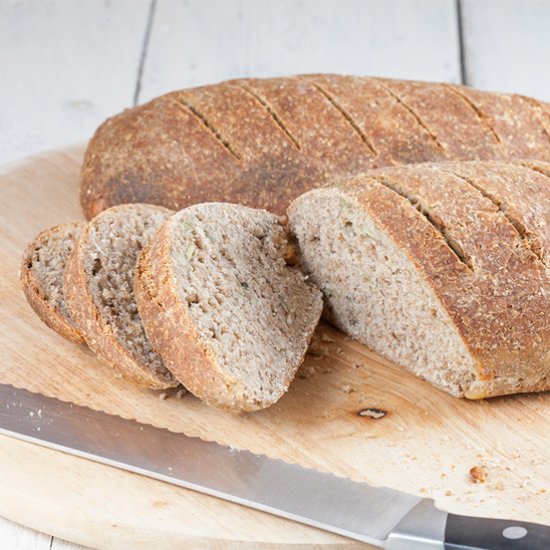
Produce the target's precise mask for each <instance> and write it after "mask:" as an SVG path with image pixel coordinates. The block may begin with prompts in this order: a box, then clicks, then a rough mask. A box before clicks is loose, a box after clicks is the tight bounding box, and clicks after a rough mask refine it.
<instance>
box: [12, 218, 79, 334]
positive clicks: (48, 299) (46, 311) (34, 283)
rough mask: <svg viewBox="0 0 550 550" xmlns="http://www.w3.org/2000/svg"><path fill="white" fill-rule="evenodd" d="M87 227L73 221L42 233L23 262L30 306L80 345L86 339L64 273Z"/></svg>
mask: <svg viewBox="0 0 550 550" xmlns="http://www.w3.org/2000/svg"><path fill="white" fill-rule="evenodd" d="M84 225H85V224H84V223H82V222H72V223H66V224H62V225H56V226H55V227H51V228H49V229H45V230H44V231H41V232H40V233H39V234H38V235H37V236H36V237H35V238H34V240H33V241H32V242H30V243H29V244H28V245H27V248H26V249H25V252H24V253H23V260H22V262H21V282H22V286H23V292H24V293H25V297H26V298H27V302H29V305H30V306H31V307H32V309H33V310H34V312H35V313H36V314H37V315H38V317H40V319H42V321H44V323H46V325H48V326H49V327H50V328H51V329H53V330H55V331H56V332H57V333H59V334H60V335H61V336H64V337H65V338H67V339H68V340H72V341H73V342H76V343H78V344H81V343H83V342H84V338H83V337H82V335H81V334H80V332H79V330H78V328H77V326H76V325H75V323H74V321H73V320H72V319H71V316H70V313H69V310H68V309H67V302H66V300H65V294H64V292H63V274H64V272H65V266H66V265H67V261H68V259H69V255H70V254H71V252H72V250H73V247H74V244H75V242H76V240H77V238H78V236H79V235H80V232H81V231H82V229H83V227H84Z"/></svg>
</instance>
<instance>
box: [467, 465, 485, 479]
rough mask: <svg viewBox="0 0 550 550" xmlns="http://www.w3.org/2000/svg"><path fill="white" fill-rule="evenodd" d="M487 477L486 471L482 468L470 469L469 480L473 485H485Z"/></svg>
mask: <svg viewBox="0 0 550 550" xmlns="http://www.w3.org/2000/svg"><path fill="white" fill-rule="evenodd" d="M487 477H488V474H487V470H486V469H485V468H484V467H483V466H474V467H472V468H470V480H471V481H472V482H473V483H485V482H486V481H487Z"/></svg>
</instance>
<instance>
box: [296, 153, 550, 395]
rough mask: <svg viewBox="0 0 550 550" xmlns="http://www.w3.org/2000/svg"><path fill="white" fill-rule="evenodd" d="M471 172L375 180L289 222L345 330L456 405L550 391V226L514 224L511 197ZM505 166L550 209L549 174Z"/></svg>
mask: <svg viewBox="0 0 550 550" xmlns="http://www.w3.org/2000/svg"><path fill="white" fill-rule="evenodd" d="M462 164H466V165H468V164H469V163H440V164H425V165H416V166H408V167H398V168H390V169H382V170H377V171H371V172H368V173H366V174H364V175H361V176H357V177H355V178H351V179H350V180H348V181H346V182H343V183H341V184H340V185H336V186H332V187H327V188H324V189H317V190H314V191H310V192H308V193H307V194H305V195H303V196H302V197H300V198H298V199H297V200H296V201H295V202H294V203H293V204H292V205H291V208H290V209H289V220H290V225H291V228H292V230H293V231H294V232H295V233H296V235H297V238H298V242H299V245H300V248H301V252H302V258H301V261H302V265H303V266H304V269H305V270H306V272H308V273H309V274H310V276H311V279H312V280H313V281H314V282H316V283H317V284H318V285H320V287H321V288H322V289H323V291H324V293H325V296H326V302H327V309H328V316H329V318H330V319H331V320H332V321H333V322H334V324H336V325H337V326H338V327H339V328H341V329H342V330H344V331H345V332H347V333H348V334H350V335H351V336H352V337H354V338H356V339H357V340H359V341H361V342H363V343H366V344H367V345H368V346H369V347H371V348H372V349H374V350H375V351H377V352H379V353H380V354H382V355H384V356H386V357H388V358H389V359H390V360H392V361H394V362H396V363H398V364H400V365H402V366H404V367H406V368H408V369H409V370H411V371H412V372H414V373H415V374H417V375H418V376H420V377H422V378H424V379H426V380H428V381H430V382H432V383H433V384H434V385H436V386H437V387H439V388H441V389H443V390H445V391H447V392H449V393H451V394H452V395H455V396H464V397H468V398H472V399H476V398H483V397H490V396H495V395H503V394H510V393H519V392H529V391H544V390H548V389H550V362H549V357H550V347H549V346H550V319H549V317H548V315H547V311H548V308H549V306H550V302H549V297H548V288H550V271H549V270H548V267H547V259H546V258H545V257H544V256H543V253H544V252H543V251H544V250H547V246H548V244H549V243H548V236H547V233H546V232H544V231H542V230H541V227H543V226H544V224H536V223H534V222H533V221H532V217H530V212H527V211H526V214H525V215H524V216H523V217H521V218H520V217H519V216H518V217H516V216H514V212H517V210H515V209H517V207H518V206H519V203H518V201H517V196H516V191H515V190H513V187H512V186H510V187H506V186H504V185H500V186H498V187H496V186H493V187H492V188H491V189H489V187H488V186H487V185H486V184H487V182H486V181H485V182H484V181H482V180H480V179H479V178H478V179H476V180H472V182H469V181H468V180H469V177H470V176H472V170H471V169H468V168H467V167H464V166H462ZM500 164H502V170H501V171H502V174H506V175H507V176H509V175H510V174H513V173H516V174H520V175H521V178H522V179H518V180H517V181H516V183H517V184H518V185H519V184H521V183H522V180H523V179H524V178H526V179H527V180H528V179H529V177H531V178H532V179H533V180H536V185H530V186H528V188H529V189H530V193H531V201H532V204H533V205H538V204H545V203H547V202H548V194H549V190H548V189H549V188H548V186H546V188H544V186H542V185H540V183H541V182H540V174H538V173H536V172H534V171H533V173H532V174H531V175H530V174H529V171H528V170H523V171H512V170H507V168H506V167H507V166H509V165H508V164H507V163H500ZM483 165H484V163H482V162H478V163H476V164H474V165H473V167H474V168H476V171H477V172H478V173H481V174H483V173H484V172H486V173H490V171H493V173H494V171H495V170H497V171H498V165H499V163H497V162H492V163H490V164H489V165H488V168H487V169H486V170H484V168H483ZM489 168H490V170H489ZM465 175H468V179H466V178H465V177H464V176H465ZM476 182H477V183H476ZM494 193H498V200H497V198H496V197H495V196H494ZM524 207H525V205H524ZM530 211H531V212H536V211H537V208H536V207H533V208H532V209H530ZM518 222H521V224H525V227H526V230H525V231H524V232H523V234H522V233H521V232H520V231H519V230H518V227H520V226H519V225H518ZM533 243H540V247H536V246H534V245H533Z"/></svg>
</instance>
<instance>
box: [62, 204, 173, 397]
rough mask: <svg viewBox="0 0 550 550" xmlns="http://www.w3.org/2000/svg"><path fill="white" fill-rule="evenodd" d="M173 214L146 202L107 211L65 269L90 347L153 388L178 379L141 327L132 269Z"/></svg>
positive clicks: (68, 292) (76, 317)
mask: <svg viewBox="0 0 550 550" xmlns="http://www.w3.org/2000/svg"><path fill="white" fill-rule="evenodd" d="M170 214H171V212H170V211H169V210H166V209H164V208H160V207H156V206H150V205H144V204H132V205H124V206H119V207H115V208H111V209H109V210H106V211H105V212H103V213H102V214H101V215H100V216H97V217H96V218H94V219H93V220H92V221H91V222H90V223H89V224H88V226H87V227H86V229H84V231H83V232H82V234H81V235H80V237H79V239H78V241H77V243H76V245H75V248H74V250H73V252H72V254H71V257H70V259H69V263H68V265H67V269H66V272H65V283H64V289H65V295H66V298H67V304H68V308H69V311H70V312H71V317H72V319H73V320H74V322H75V323H76V325H77V326H78V329H79V330H80V332H81V333H82V335H83V336H84V338H85V340H86V343H87V344H88V346H89V347H90V349H91V350H92V351H93V352H95V353H96V354H97V355H98V356H99V357H100V358H102V359H103V360H105V361H106V362H107V363H109V364H110V365H111V366H112V367H114V368H115V369H117V371H118V372H119V373H120V374H121V375H122V376H123V377H125V378H128V379H130V380H132V381H133V382H135V383H136V384H138V385H141V386H144V387H148V388H151V389H163V388H168V387H171V386H175V385H176V382H175V380H174V378H173V377H172V375H171V374H170V373H169V372H168V371H167V370H166V368H165V367H164V365H163V363H162V360H161V358H160V355H158V354H157V353H156V352H155V351H154V350H153V348H152V346H151V343H150V342H149V340H148V338H147V336H146V334H145V331H144V330H143V325H142V323H141V319H140V316H139V313H138V310H137V305H136V301H135V296H134V272H135V267H136V261H137V258H138V255H139V252H140V251H141V249H142V248H143V247H144V246H145V245H146V244H147V242H148V240H149V238H150V237H151V236H152V235H153V234H154V233H155V231H156V230H157V229H158V228H159V227H160V226H161V225H162V223H163V222H164V221H166V219H167V218H168V217H169V216H170Z"/></svg>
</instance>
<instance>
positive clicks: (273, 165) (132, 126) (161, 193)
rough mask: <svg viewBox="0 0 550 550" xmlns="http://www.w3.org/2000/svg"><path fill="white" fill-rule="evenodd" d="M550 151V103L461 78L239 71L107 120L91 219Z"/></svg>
mask: <svg viewBox="0 0 550 550" xmlns="http://www.w3.org/2000/svg"><path fill="white" fill-rule="evenodd" d="M513 158H535V159H540V160H548V161H550V106H549V105H548V104H546V103H542V102H540V101H537V100H535V99H531V98H528V97H523V96H519V95H505V94H496V93H488V92H481V91H477V90H474V89H471V88H467V87H464V86H455V85H450V84H438V83H426V82H412V81H399V80H387V79H381V78H363V77H352V76H338V75H307V76H295V77H288V78H273V79H267V80H260V79H245V80H233V81H228V82H224V83H221V84H217V85H212V86H205V87H201V88H194V89H190V90H183V91H178V92H173V93H169V94H167V95H164V96H161V97H159V98H156V99H154V100H152V101H150V102H149V103H147V104H145V105H143V106H140V107H137V108H134V109H130V110H127V111H124V112H123V113H121V114H119V115H117V116H115V117H113V118H111V119H109V120H107V121H106V122H105V123H104V124H103V125H101V126H100V128H99V129H98V130H97V132H96V133H95V135H94V137H93V138H92V140H91V141H90V143H89V146H88V149H87V151H86V155H85V159H84V164H83V167H82V173H81V203H82V207H83V209H84V213H85V215H86V216H87V217H88V218H90V217H92V216H95V215H97V214H98V213H99V212H101V211H102V210H104V209H106V208H108V207H110V206H114V205H117V204H121V203H128V202H146V203H151V204H158V205H162V206H166V207H168V208H171V209H173V210H179V209H181V208H183V207H185V206H187V205H190V204H194V203H200V202H205V201H230V202H235V203H241V204H244V205H249V206H254V207H259V208H266V209H267V210H270V211H272V212H277V213H283V212H284V210H285V208H286V206H287V205H288V203H289V202H290V201H291V200H292V199H294V198H295V197H297V196H298V195H300V194H301V193H303V192H305V191H307V190H309V189H311V188H313V187H317V186H320V185H322V184H323V183H325V182H329V181H331V180H334V179H335V178H339V177H343V176H346V175H352V174H355V173H358V172H361V171H365V170H368V169H372V168H379V167H384V166H391V165H400V164H409V163H416V162H425V161H442V160H470V159H471V160H476V159H478V160H491V159H505V160H506V159H513Z"/></svg>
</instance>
